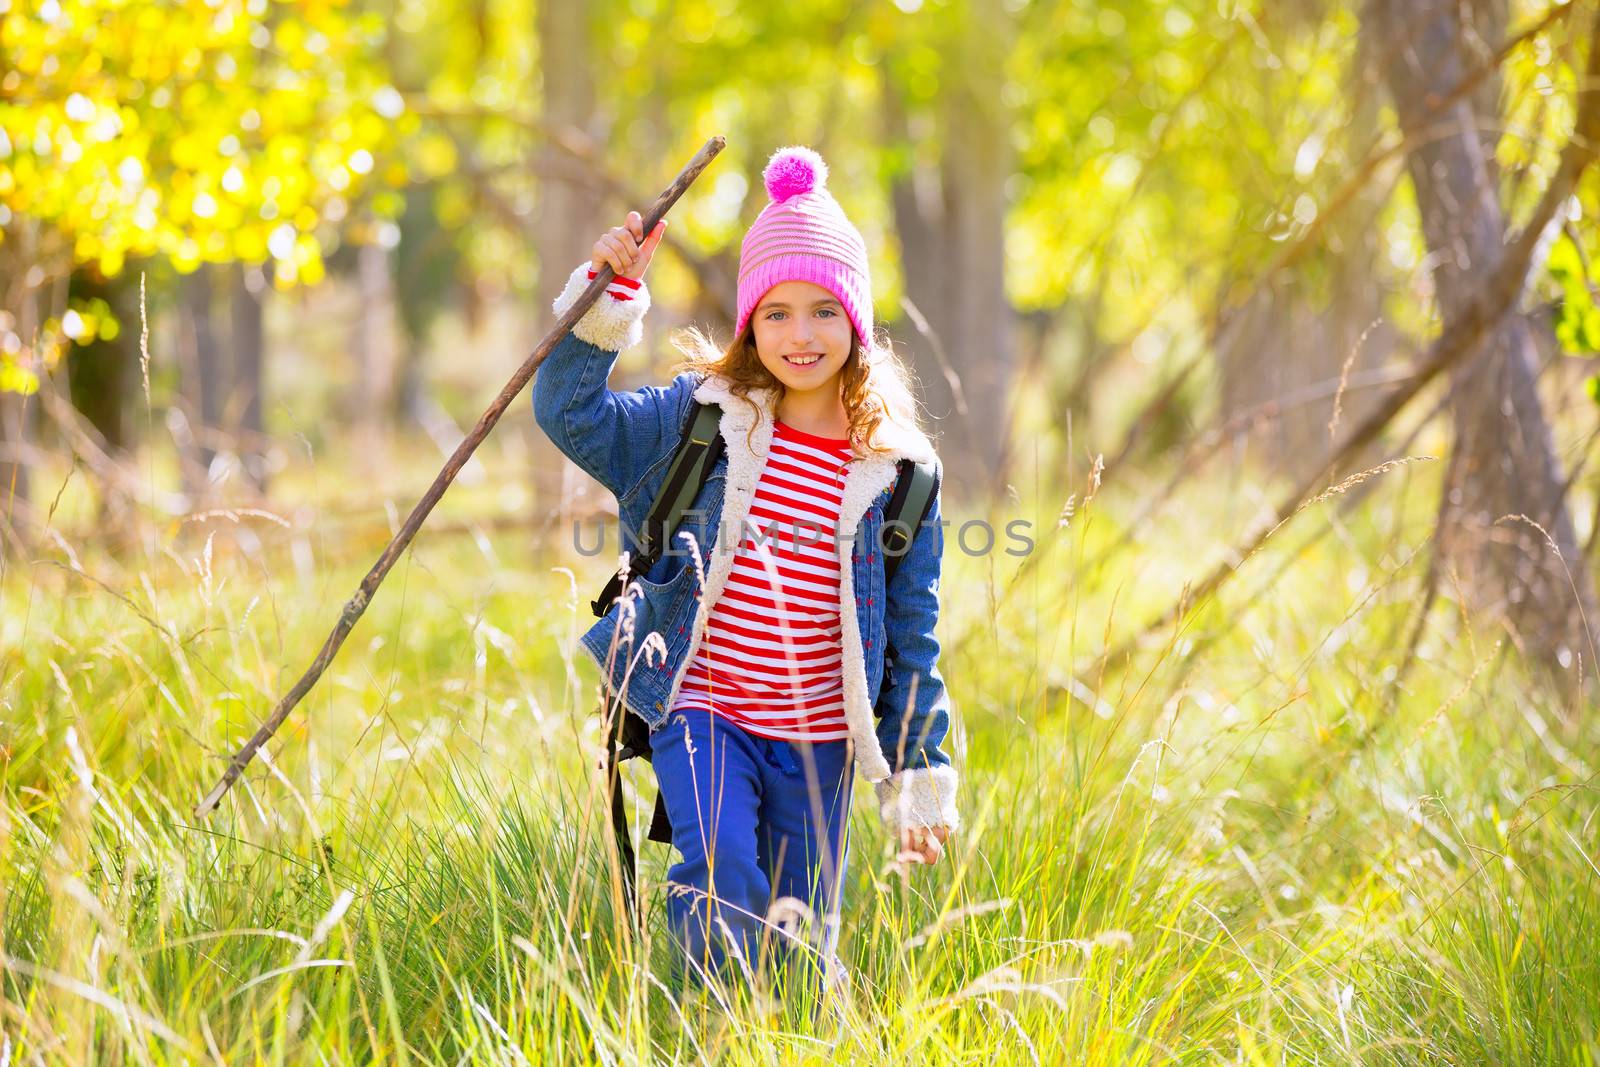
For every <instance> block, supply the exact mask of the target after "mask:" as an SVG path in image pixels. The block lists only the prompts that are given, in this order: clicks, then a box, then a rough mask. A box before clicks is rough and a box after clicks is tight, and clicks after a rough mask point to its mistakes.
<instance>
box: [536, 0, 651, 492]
mask: <svg viewBox="0 0 1600 1067" xmlns="http://www.w3.org/2000/svg"><path fill="white" fill-rule="evenodd" d="M590 17H591V15H590V8H589V5H587V4H540V5H538V14H537V19H538V26H537V30H538V35H539V70H540V73H541V77H542V87H541V93H540V101H541V110H540V118H541V119H542V120H543V122H544V123H545V124H546V126H547V127H548V128H561V127H570V128H572V129H576V130H580V131H582V132H584V133H587V134H590V135H591V136H594V135H597V134H598V133H599V127H598V122H597V116H596V114H595V95H596V94H595V82H594V75H593V60H594V48H593V44H592V42H591V39H590V27H589V19H590ZM539 153H540V155H541V156H542V158H541V159H540V160H539V168H538V169H539V174H541V175H544V176H545V177H542V178H541V179H540V181H539V198H538V208H537V216H538V217H537V221H536V224H535V227H534V231H533V232H534V233H535V234H537V239H536V241H535V247H534V253H535V254H536V255H537V256H538V259H539V298H538V299H537V300H536V301H535V302H534V307H535V308H536V310H537V319H536V320H535V323H534V326H535V335H536V336H537V335H540V334H543V333H544V332H545V331H546V330H548V329H549V327H550V326H551V325H552V324H553V323H554V321H555V317H554V314H553V313H552V312H551V310H550V303H551V301H553V300H554V299H555V298H556V295H557V294H558V293H559V292H560V291H561V286H562V285H564V284H565V283H566V280H567V275H568V273H570V272H571V270H572V268H573V267H575V266H577V264H578V263H579V262H581V261H583V260H586V259H588V258H589V247H590V246H591V245H592V244H593V243H594V239H595V238H596V237H597V236H599V233H600V231H601V230H602V229H603V228H605V226H614V225H619V224H620V223H621V221H622V220H621V219H620V218H618V219H615V220H602V218H601V216H600V205H601V202H600V198H599V196H598V194H597V193H596V192H595V191H594V189H593V186H592V185H589V184H586V183H584V182H581V181H568V180H564V179H563V178H560V177H554V176H555V175H560V174H562V173H563V172H570V171H571V170H572V169H573V161H572V160H571V158H570V157H569V156H567V155H566V154H565V153H563V152H561V151H560V150H559V149H557V148H555V147H554V146H550V145H542V146H541V147H540V149H539ZM636 207H637V210H639V211H640V212H641V213H642V212H643V210H644V208H645V207H646V205H644V204H640V205H637V206H636ZM607 299H609V298H607ZM526 425H527V426H528V427H529V451H530V453H531V459H532V470H531V476H532V481H533V485H532V490H533V503H534V508H535V510H536V511H537V512H544V511H549V510H550V509H551V508H553V507H562V506H564V501H565V497H566V495H567V493H566V489H567V487H568V485H569V484H570V481H569V480H570V475H569V474H568V473H567V468H568V464H567V463H566V462H565V461H564V458H563V457H562V455H561V453H560V452H559V451H558V450H557V449H556V447H555V446H554V445H552V444H551V443H550V439H549V438H547V437H546V436H545V435H544V434H543V433H541V432H539V430H538V429H537V428H535V427H534V426H533V423H532V420H529V421H528V422H527V423H526Z"/></svg>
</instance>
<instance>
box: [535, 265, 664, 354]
mask: <svg viewBox="0 0 1600 1067" xmlns="http://www.w3.org/2000/svg"><path fill="white" fill-rule="evenodd" d="M592 277H593V274H592V273H591V271H590V268H589V264H588V263H580V264H579V265H578V267H577V269H575V270H574V271H573V272H572V275H571V277H569V278H568V279H567V286H566V288H565V289H563V290H561V295H560V296H558V297H556V299H555V302H554V303H552V304H551V305H550V307H551V308H552V309H553V310H554V311H555V313H556V315H558V316H560V315H565V314H566V313H567V309H568V308H570V307H572V305H573V304H576V303H577V302H578V297H580V296H582V295H583V291H584V290H585V289H587V288H589V282H590V280H591V278H592ZM606 292H607V293H608V294H610V295H609V296H602V297H601V298H600V299H599V300H596V301H595V302H594V306H592V307H591V308H589V310H588V311H586V312H585V313H584V316H583V318H581V319H579V320H578V322H577V324H576V325H575V326H573V327H572V332H573V334H574V335H575V336H576V337H577V338H578V339H579V340H582V341H588V342H589V343H590V344H592V345H594V346H595V347H596V348H603V349H605V350H606V351H608V352H621V351H624V350H625V349H629V348H632V347H633V346H634V345H636V344H638V343H639V342H640V340H642V339H643V338H644V313H645V312H647V311H649V310H650V290H649V289H646V288H645V285H644V281H643V280H642V279H634V278H617V279H614V280H613V281H612V282H611V284H610V285H609V286H607V287H606Z"/></svg>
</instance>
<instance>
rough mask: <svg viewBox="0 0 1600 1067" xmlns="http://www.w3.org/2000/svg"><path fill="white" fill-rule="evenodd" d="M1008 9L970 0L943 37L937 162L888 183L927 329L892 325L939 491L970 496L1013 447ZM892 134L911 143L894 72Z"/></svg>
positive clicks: (888, 107) (994, 475)
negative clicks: (909, 366) (929, 442)
mask: <svg viewBox="0 0 1600 1067" xmlns="http://www.w3.org/2000/svg"><path fill="white" fill-rule="evenodd" d="M1010 32H1011V16H1010V14H1009V13H1008V12H1007V10H1006V8H1005V7H1004V6H1003V5H1002V4H1000V3H998V2H990V0H979V2H974V3H972V4H971V5H970V9H969V10H968V12H967V17H966V18H965V19H963V20H962V22H961V25H960V26H959V27H958V28H957V30H956V32H954V33H952V35H951V37H950V38H949V39H948V40H947V41H946V43H945V44H944V46H943V49H944V56H943V58H944V62H943V65H942V69H943V71H944V77H943V79H942V81H941V83H940V87H939V94H938V97H937V99H936V100H935V101H934V104H933V108H932V115H931V118H932V120H933V123H934V124H935V128H936V129H937V131H938V145H939V156H938V163H937V168H936V170H933V171H931V172H927V171H924V172H920V173H919V172H918V170H917V167H916V165H915V164H913V165H912V166H911V167H909V168H907V169H904V170H902V171H901V172H900V173H899V174H897V175H895V176H894V178H893V179H892V180H891V186H890V205H891V208H892V211H893V218H894V225H895V231H896V234H897V236H898V238H899V240H900V251H901V255H900V260H901V265H902V269H903V270H904V273H905V291H906V295H907V296H908V297H909V298H910V300H911V302H912V304H913V305H914V306H915V309H916V311H917V312H919V313H920V315H921V317H922V318H923V319H924V320H925V322H926V325H927V328H928V331H929V332H930V333H931V334H932V337H931V338H930V337H928V336H925V335H924V334H923V332H922V331H921V330H920V329H918V328H916V327H915V326H914V325H913V324H912V322H911V321H910V320H903V321H904V325H903V326H902V328H901V329H900V330H899V331H898V340H899V341H900V342H901V343H902V344H903V345H904V346H905V347H906V348H908V349H909V351H910V353H911V359H912V363H913V366H914V367H915V370H916V375H917V379H918V382H919V384H920V385H921V387H922V392H923V402H924V404H925V405H926V407H927V410H928V413H929V415H930V416H931V417H932V419H933V427H932V429H933V430H934V432H935V434H936V435H937V436H939V437H941V438H942V442H941V448H940V453H941V458H942V460H943V462H944V466H945V473H946V482H945V485H946V492H947V493H950V494H951V495H953V496H957V497H966V498H969V499H970V498H974V497H977V496H980V495H982V494H983V493H984V492H985V491H986V490H987V488H988V487H992V486H995V485H997V484H1000V482H1001V480H1002V479H1003V478H1004V471H1005V468H1006V465H1007V463H1008V460H1009V450H1010V445H1011V433H1010V426H1011V410H1010V407H1011V405H1010V395H1009V394H1010V390H1011V386H1012V383H1013V378H1014V376H1015V370H1016V362H1017V354H1016V351H1015V349H1014V345H1013V338H1012V334H1013V329H1012V321H1011V320H1012V314H1011V308H1010V304H1009V303H1008V302H1007V300H1006V292H1005V216H1006V192H1005V182H1006V178H1007V177H1008V176H1009V175H1010V174H1011V150H1010V142H1009V134H1008V130H1009V124H1008V122H1007V119H1006V116H1005V114H1004V107H1003V105H1002V104H1001V103H1000V102H999V93H998V91H997V86H999V85H1001V84H1003V83H1004V80H1005V78H1004V62H1005V56H1006V52H1007V50H1008V48H1009V46H1010ZM884 89H885V93H884V107H885V114H884V118H885V125H886V127H887V131H888V134H889V137H890V139H891V143H893V144H897V145H900V146H904V147H906V148H908V149H910V150H912V151H913V152H914V149H915V139H916V133H915V126H914V123H915V119H916V117H915V116H913V115H912V114H911V113H910V111H909V108H908V106H907V104H906V102H905V99H904V97H903V95H902V93H901V92H900V90H899V88H898V87H897V86H896V85H895V84H894V82H893V75H892V74H888V73H887V72H886V75H885V84H884Z"/></svg>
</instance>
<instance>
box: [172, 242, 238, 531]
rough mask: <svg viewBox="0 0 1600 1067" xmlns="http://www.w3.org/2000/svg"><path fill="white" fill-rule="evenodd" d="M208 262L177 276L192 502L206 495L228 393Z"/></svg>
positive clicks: (182, 454)
mask: <svg viewBox="0 0 1600 1067" xmlns="http://www.w3.org/2000/svg"><path fill="white" fill-rule="evenodd" d="M212 280H213V277H212V269H211V266H210V264H205V263H202V264H201V265H200V266H199V267H197V268H196V269H195V270H194V271H193V272H192V273H189V274H185V275H183V276H182V277H181V278H180V279H179V283H178V285H179V300H180V302H181V306H182V331H181V337H182V339H181V341H180V344H179V349H180V351H179V358H180V360H181V361H182V367H183V389H182V390H181V392H182V395H183V398H184V401H185V404H184V406H185V408H186V409H187V410H186V411H185V412H184V414H185V416H186V420H185V421H186V423H187V426H186V428H183V429H181V430H180V432H179V435H178V437H179V439H178V442H177V443H178V451H179V462H180V464H181V466H182V468H183V487H184V492H185V494H187V495H188V497H189V499H190V503H191V506H193V505H194V504H195V503H196V502H198V501H201V500H204V499H205V498H206V497H207V496H208V495H209V494H210V481H211V465H212V461H213V460H214V459H216V455H217V443H218V439H219V437H220V436H221V433H222V403H223V397H224V396H225V395H226V393H227V377H228V374H227V371H228V368H227V365H226V360H225V358H224V353H223V352H222V349H221V347H220V346H219V345H218V344H217V332H216V323H215V316H214V315H213V309H212V297H213V296H214V292H213V285H212Z"/></svg>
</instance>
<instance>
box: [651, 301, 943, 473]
mask: <svg viewBox="0 0 1600 1067" xmlns="http://www.w3.org/2000/svg"><path fill="white" fill-rule="evenodd" d="M672 343H673V346H674V347H676V348H677V349H678V351H679V352H681V353H682V354H683V359H681V360H679V361H678V363H677V364H676V365H674V366H673V368H672V373H673V374H677V373H678V372H680V371H684V370H690V371H696V372H698V373H700V374H703V375H707V376H709V375H712V374H719V375H721V376H722V377H724V378H726V379H728V381H729V382H730V383H731V384H730V389H729V391H730V392H732V393H733V395H734V396H737V397H739V398H740V399H741V400H743V401H744V402H745V403H747V404H749V405H750V406H751V407H752V408H755V407H756V406H757V405H756V401H754V400H752V399H751V398H750V393H751V392H752V391H753V390H756V389H767V390H772V391H773V392H775V393H776V395H777V399H779V400H781V399H783V394H784V385H783V383H782V382H780V381H779V380H778V379H777V378H776V377H775V376H774V375H773V374H772V372H771V371H769V370H767V368H766V367H765V366H764V365H763V364H762V362H761V356H760V355H759V354H758V353H757V352H756V338H755V316H754V315H752V316H750V318H749V319H746V320H745V324H744V329H743V330H740V331H739V334H738V336H736V337H735V338H734V339H733V340H732V341H730V342H729V343H728V345H727V346H726V347H725V348H718V347H717V344H716V342H715V341H713V340H712V339H711V337H710V336H709V335H708V334H706V333H704V332H702V331H701V330H700V329H699V328H698V327H695V326H689V327H686V328H684V329H682V330H680V331H678V332H677V333H676V334H675V335H674V336H673V338H672ZM839 375H840V382H839V395H840V399H841V400H843V401H844V411H845V416H846V418H847V419H848V420H849V426H850V428H849V431H848V434H847V436H848V437H849V439H850V444H851V448H852V450H853V451H854V452H855V454H856V455H857V456H858V457H865V456H866V455H868V454H871V453H882V452H888V451H890V449H889V447H888V446H886V445H885V444H884V443H883V442H882V441H880V439H879V430H880V429H881V428H883V427H884V423H886V422H889V423H894V424H897V425H899V426H902V427H905V428H907V429H910V430H915V431H918V432H920V431H921V427H920V425H919V424H918V419H917V405H916V399H915V393H913V391H912V377H911V371H910V369H909V368H908V367H907V366H906V365H905V362H904V361H903V360H902V359H901V358H900V356H899V355H898V353H896V352H895V350H894V346H893V345H892V344H891V343H890V341H889V338H888V335H887V334H880V335H879V336H877V337H875V338H873V340H872V343H871V344H870V345H865V346H864V345H863V344H862V343H861V335H860V334H858V333H856V331H855V330H851V331H850V355H849V356H848V357H846V358H845V361H844V367H843V368H842V369H841V370H840V372H839ZM751 429H752V431H753V430H754V427H752V428H751Z"/></svg>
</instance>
